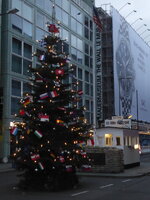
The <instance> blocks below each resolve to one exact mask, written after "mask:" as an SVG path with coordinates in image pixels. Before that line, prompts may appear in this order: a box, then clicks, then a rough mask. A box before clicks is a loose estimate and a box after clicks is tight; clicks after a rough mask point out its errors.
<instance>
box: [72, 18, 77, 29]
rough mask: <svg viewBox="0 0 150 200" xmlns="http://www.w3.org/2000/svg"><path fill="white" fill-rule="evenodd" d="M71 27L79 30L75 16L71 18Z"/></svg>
mask: <svg viewBox="0 0 150 200" xmlns="http://www.w3.org/2000/svg"><path fill="white" fill-rule="evenodd" d="M71 29H72V30H73V31H75V32H76V30H77V24H76V20H75V19H74V18H71Z"/></svg>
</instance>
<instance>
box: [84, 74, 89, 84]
mask: <svg viewBox="0 0 150 200" xmlns="http://www.w3.org/2000/svg"><path fill="white" fill-rule="evenodd" d="M85 81H87V82H89V72H88V71H85Z"/></svg>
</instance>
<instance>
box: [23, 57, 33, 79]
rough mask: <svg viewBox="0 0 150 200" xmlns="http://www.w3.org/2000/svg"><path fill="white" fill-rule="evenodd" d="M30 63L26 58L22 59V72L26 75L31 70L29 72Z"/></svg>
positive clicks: (29, 73) (28, 74) (29, 74)
mask: <svg viewBox="0 0 150 200" xmlns="http://www.w3.org/2000/svg"><path fill="white" fill-rule="evenodd" d="M31 65H32V63H31V62H30V61H28V60H25V59H24V60H23V74H24V75H26V76H31V72H29V66H31Z"/></svg>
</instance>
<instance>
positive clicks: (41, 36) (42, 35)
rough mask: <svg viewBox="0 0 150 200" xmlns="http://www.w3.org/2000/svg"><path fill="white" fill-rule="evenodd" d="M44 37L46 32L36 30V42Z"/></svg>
mask: <svg viewBox="0 0 150 200" xmlns="http://www.w3.org/2000/svg"><path fill="white" fill-rule="evenodd" d="M43 37H44V31H43V30H41V29H39V28H36V40H41V39H42V38H43Z"/></svg>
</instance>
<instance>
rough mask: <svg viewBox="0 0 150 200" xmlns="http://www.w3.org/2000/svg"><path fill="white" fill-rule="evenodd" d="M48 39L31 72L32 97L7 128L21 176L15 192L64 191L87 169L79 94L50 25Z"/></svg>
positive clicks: (60, 42)
mask: <svg viewBox="0 0 150 200" xmlns="http://www.w3.org/2000/svg"><path fill="white" fill-rule="evenodd" d="M48 30H49V35H48V36H46V37H44V38H43V39H42V40H41V41H40V43H42V44H43V47H44V48H43V52H42V53H40V54H38V52H35V53H34V56H37V58H38V60H39V62H40V63H41V66H40V67H38V68H34V67H30V68H29V71H30V72H31V74H32V78H30V82H31V86H32V92H31V93H30V94H29V93H28V94H27V93H26V94H24V97H23V98H22V99H21V101H20V110H19V113H18V114H17V115H16V117H17V119H21V120H20V121H19V120H18V121H17V120H16V122H15V123H14V126H13V127H11V129H10V132H11V146H12V149H13V152H12V158H13V160H14V161H15V165H16V168H17V169H18V170H19V171H20V172H21V174H20V183H19V186H20V187H22V188H35V189H43V188H47V189H64V188H68V187H73V186H74V185H76V184H77V183H78V180H77V176H76V169H78V168H80V167H82V166H84V165H88V164H89V158H88V157H87V155H86V152H85V151H84V145H86V141H87V139H89V137H90V135H89V129H90V128H91V127H90V125H89V124H88V123H87V120H86V119H85V117H84V112H85V107H84V106H83V107H79V105H78V104H79V101H80V99H81V96H82V93H83V92H82V91H81V90H78V82H77V80H76V81H75V79H73V80H74V81H73V82H71V83H67V82H66V79H67V77H70V79H71V78H72V76H73V70H74V69H73V66H72V65H71V63H70V61H69V58H68V55H66V53H65V52H64V49H63V43H64V42H65V41H63V40H61V39H60V37H59V28H57V27H56V26H55V25H54V24H49V25H48Z"/></svg>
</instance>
